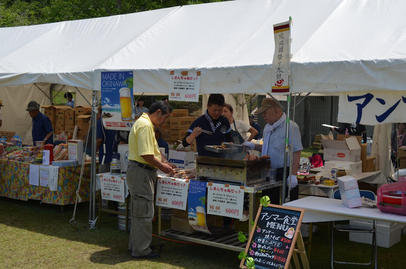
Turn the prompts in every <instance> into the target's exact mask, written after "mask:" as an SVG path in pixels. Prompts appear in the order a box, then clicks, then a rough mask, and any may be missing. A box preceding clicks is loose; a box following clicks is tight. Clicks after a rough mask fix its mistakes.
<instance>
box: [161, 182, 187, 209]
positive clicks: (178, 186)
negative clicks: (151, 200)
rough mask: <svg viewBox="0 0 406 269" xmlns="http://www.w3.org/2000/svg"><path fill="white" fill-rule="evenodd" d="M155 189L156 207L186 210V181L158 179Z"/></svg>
mask: <svg viewBox="0 0 406 269" xmlns="http://www.w3.org/2000/svg"><path fill="white" fill-rule="evenodd" d="M156 188H157V191H156V202H155V204H156V205H157V206H163V207H168V208H175V209H180V210H186V203H187V193H188V189H189V181H188V180H183V179H179V178H171V177H159V178H158V183H157V187H156Z"/></svg>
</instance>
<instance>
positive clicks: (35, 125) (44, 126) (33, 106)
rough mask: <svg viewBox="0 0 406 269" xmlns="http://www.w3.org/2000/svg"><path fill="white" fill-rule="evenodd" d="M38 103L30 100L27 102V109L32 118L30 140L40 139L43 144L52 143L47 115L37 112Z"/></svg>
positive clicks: (50, 127)
mask: <svg viewBox="0 0 406 269" xmlns="http://www.w3.org/2000/svg"><path fill="white" fill-rule="evenodd" d="M39 108H40V105H39V104H38V103H37V102H35V101H31V102H29V103H28V106H27V111H28V113H30V116H31V118H32V141H33V142H34V143H35V142H36V141H42V142H44V145H45V144H52V143H53V137H52V134H53V130H52V124H51V121H50V120H49V118H48V117H47V116H45V115H44V114H42V113H41V112H39Z"/></svg>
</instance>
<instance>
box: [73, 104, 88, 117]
mask: <svg viewBox="0 0 406 269" xmlns="http://www.w3.org/2000/svg"><path fill="white" fill-rule="evenodd" d="M73 110H74V111H75V116H81V115H91V114H92V108H91V107H87V106H76V107H75V108H74V109H73Z"/></svg>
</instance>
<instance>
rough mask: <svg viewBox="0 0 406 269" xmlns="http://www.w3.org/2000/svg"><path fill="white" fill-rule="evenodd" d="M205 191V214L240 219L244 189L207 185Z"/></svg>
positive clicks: (231, 186) (226, 185) (224, 185)
mask: <svg viewBox="0 0 406 269" xmlns="http://www.w3.org/2000/svg"><path fill="white" fill-rule="evenodd" d="M207 189H208V190H207V214H210V215H217V216H224V217H229V218H235V219H242V215H243V207H244V187H242V186H234V185H230V184H217V183H209V184H208V188H207Z"/></svg>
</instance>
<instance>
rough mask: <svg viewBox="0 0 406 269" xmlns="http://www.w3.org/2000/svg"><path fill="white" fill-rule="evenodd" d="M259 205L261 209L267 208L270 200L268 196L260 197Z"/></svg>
mask: <svg viewBox="0 0 406 269" xmlns="http://www.w3.org/2000/svg"><path fill="white" fill-rule="evenodd" d="M260 203H261V205H262V206H263V207H267V206H268V205H269V204H270V203H271V199H269V196H262V197H261V200H260Z"/></svg>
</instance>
